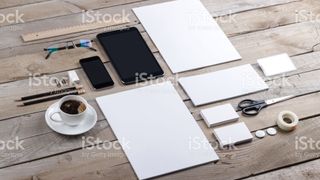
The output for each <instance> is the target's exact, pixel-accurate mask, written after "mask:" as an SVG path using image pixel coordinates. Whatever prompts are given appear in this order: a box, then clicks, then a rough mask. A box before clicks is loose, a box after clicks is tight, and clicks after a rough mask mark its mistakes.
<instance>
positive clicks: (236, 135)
mask: <svg viewBox="0 0 320 180" xmlns="http://www.w3.org/2000/svg"><path fill="white" fill-rule="evenodd" d="M213 133H214V135H215V136H216V138H217V139H218V141H219V143H220V146H221V147H225V146H230V145H234V144H239V143H243V142H248V141H251V140H252V138H253V136H252V135H251V133H250V131H249V129H248V127H247V126H246V124H245V123H244V122H241V123H236V124H232V125H229V126H224V127H221V128H216V129H214V130H213Z"/></svg>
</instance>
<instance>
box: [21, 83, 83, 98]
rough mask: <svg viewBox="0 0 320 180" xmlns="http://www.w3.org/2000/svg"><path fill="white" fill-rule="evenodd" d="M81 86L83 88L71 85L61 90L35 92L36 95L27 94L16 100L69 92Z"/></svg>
mask: <svg viewBox="0 0 320 180" xmlns="http://www.w3.org/2000/svg"><path fill="white" fill-rule="evenodd" d="M81 88H83V86H75V87H69V88H65V89H59V90H54V91H50V92H45V93H40V94H35V95H30V96H25V97H22V98H20V99H17V100H16V101H26V100H31V99H36V98H41V97H45V96H52V95H56V94H62V93H65V92H69V91H72V90H78V89H81Z"/></svg>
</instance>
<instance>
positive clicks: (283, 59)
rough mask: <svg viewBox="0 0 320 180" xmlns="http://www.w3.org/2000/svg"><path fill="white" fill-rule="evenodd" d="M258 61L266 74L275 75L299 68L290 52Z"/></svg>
mask: <svg viewBox="0 0 320 180" xmlns="http://www.w3.org/2000/svg"><path fill="white" fill-rule="evenodd" d="M257 61H258V64H259V66H260V67H261V69H262V71H263V73H264V74H265V75H266V76H274V75H278V74H282V73H286V72H290V71H294V70H296V69H297V68H296V66H295V65H294V64H293V62H292V60H291V59H290V57H289V56H288V54H279V55H275V56H271V57H266V58H262V59H258V60H257Z"/></svg>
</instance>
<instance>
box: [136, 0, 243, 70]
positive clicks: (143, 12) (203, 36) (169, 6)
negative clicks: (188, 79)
mask: <svg viewBox="0 0 320 180" xmlns="http://www.w3.org/2000/svg"><path fill="white" fill-rule="evenodd" d="M133 11H134V13H135V14H136V15H137V17H138V18H139V20H140V22H141V23H142V25H143V27H144V28H145V29H146V31H147V33H148V34H149V36H150V37H151V39H152V40H153V42H154V44H155V45H156V46H157V48H158V49H159V51H160V53H161V55H162V56H163V58H164V60H165V61H166V62H167V64H168V65H169V67H170V69H171V71H172V72H173V73H178V72H182V71H187V70H192V69H196V68H201V67H205V66H210V65H215V64H220V63H225V62H229V61H234V60H239V59H241V56H240V55H239V53H238V52H237V50H236V49H235V48H234V47H233V45H232V44H231V43H230V41H229V40H228V38H227V37H226V35H225V34H224V32H223V31H222V30H221V28H220V27H219V25H218V24H217V23H216V22H215V20H214V19H213V17H212V16H211V15H210V13H209V12H208V11H207V9H206V8H205V7H204V6H203V5H202V3H201V2H200V1H199V0H177V1H171V2H166V3H161V4H156V5H149V6H144V7H139V8H134V9H133Z"/></svg>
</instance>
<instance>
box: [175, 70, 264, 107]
mask: <svg viewBox="0 0 320 180" xmlns="http://www.w3.org/2000/svg"><path fill="white" fill-rule="evenodd" d="M179 83H180V84H181V86H182V87H183V89H184V90H185V91H186V93H187V94H188V96H189V97H190V98H191V100H192V102H193V104H194V105H195V106H199V105H203V104H207V103H211V102H216V101H220V100H225V99H229V98H233V97H237V96H242V95H246V94H249V93H253V92H257V91H262V90H265V89H268V85H267V84H266V83H265V82H264V81H263V80H262V79H261V77H260V76H259V75H258V73H257V72H256V71H255V70H254V69H253V68H252V66H251V65H249V64H247V65H242V66H238V67H234V68H230V69H225V70H220V71H216V72H211V73H207V74H201V75H196V76H190V77H184V78H180V79H179Z"/></svg>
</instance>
